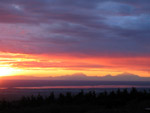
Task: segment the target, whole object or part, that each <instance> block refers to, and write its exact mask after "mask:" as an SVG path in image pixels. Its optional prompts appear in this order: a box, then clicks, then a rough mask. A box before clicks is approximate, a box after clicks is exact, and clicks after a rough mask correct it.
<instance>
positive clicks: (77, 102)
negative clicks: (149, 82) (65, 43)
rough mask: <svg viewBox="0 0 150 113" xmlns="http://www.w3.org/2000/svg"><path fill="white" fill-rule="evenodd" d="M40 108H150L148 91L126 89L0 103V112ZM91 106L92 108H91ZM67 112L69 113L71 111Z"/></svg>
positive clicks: (29, 98)
mask: <svg viewBox="0 0 150 113" xmlns="http://www.w3.org/2000/svg"><path fill="white" fill-rule="evenodd" d="M42 106H46V107H50V108H53V107H55V108H56V109H57V108H58V109H59V108H60V106H61V107H62V106H78V107H79V108H80V107H83V106H84V107H85V106H86V108H85V110H88V109H94V110H95V109H97V110H98V109H103V110H104V109H120V108H124V107H126V108H127V109H132V108H134V107H135V110H137V109H138V107H139V108H142V109H143V110H144V108H146V107H150V91H146V90H143V91H138V90H137V89H135V88H132V89H131V90H130V91H128V90H127V89H123V90H120V89H118V90H117V91H111V92H106V91H105V92H101V93H99V94H97V93H96V92H95V91H89V92H88V93H85V92H84V91H83V90H82V91H81V92H79V93H78V94H72V93H71V92H68V93H66V94H62V93H60V94H59V96H57V97H56V96H55V94H54V93H53V92H52V93H50V95H49V96H47V97H43V96H41V95H38V96H30V97H25V96H24V97H22V98H21V99H20V100H18V101H12V102H8V101H5V100H3V101H0V110H1V111H5V110H10V109H22V108H35V107H42ZM58 106H59V107H58ZM92 106H93V108H91V107H92ZM84 107H83V108H84ZM136 107H137V108H136ZM79 108H78V109H79ZM58 109H57V110H58ZM80 109H82V108H80ZM53 111H54V110H53ZM62 111H63V110H60V113H61V112H62ZM69 112H70V113H71V112H72V111H69ZM78 112H79V111H78ZM103 112H104V111H103Z"/></svg>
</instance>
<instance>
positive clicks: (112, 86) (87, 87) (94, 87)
mask: <svg viewBox="0 0 150 113" xmlns="http://www.w3.org/2000/svg"><path fill="white" fill-rule="evenodd" d="M132 87H135V88H150V86H136V85H95V86H40V87H14V88H15V89H69V88H71V89H97V88H132Z"/></svg>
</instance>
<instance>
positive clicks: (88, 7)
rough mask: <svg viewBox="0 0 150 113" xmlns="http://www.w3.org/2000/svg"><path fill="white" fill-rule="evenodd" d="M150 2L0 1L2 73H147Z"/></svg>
mask: <svg viewBox="0 0 150 113" xmlns="http://www.w3.org/2000/svg"><path fill="white" fill-rule="evenodd" d="M147 4H149V2H148V1H145V2H144V1H142V0H139V1H138V2H137V1H129V0H128V1H126V2H124V1H123V0H122V1H121V0H119V1H118V0H116V1H115V0H89V1H88V2H87V1H86V0H82V2H81V1H78V0H69V2H66V0H58V1H57V0H56V1H55V0H29V2H27V0H9V2H8V0H2V1H0V6H1V8H0V76H17V75H25V76H43V77H44V76H61V75H72V74H74V73H83V74H85V75H87V76H104V75H107V74H111V75H117V74H121V73H131V74H136V75H139V76H150V29H149V28H150V21H149V18H150V11H149V5H147Z"/></svg>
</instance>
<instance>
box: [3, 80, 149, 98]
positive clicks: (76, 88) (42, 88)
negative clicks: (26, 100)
mask: <svg viewBox="0 0 150 113" xmlns="http://www.w3.org/2000/svg"><path fill="white" fill-rule="evenodd" d="M132 87H135V88H137V89H138V90H144V89H145V90H149V89H150V82H127V81H126V82H120V81H118V82H117V81H116V82H115V81H3V83H1V84H0V100H1V99H6V100H17V99H20V98H21V97H22V96H31V95H38V94H40V95H42V96H49V94H50V93H51V92H54V94H55V95H56V96H58V95H59V94H60V93H63V94H65V93H66V92H71V93H72V94H77V93H79V92H80V91H81V90H84V92H85V93H86V92H89V91H95V92H96V93H97V94H98V93H100V92H104V91H108V92H110V91H112V90H113V91H116V90H117V89H118V88H120V89H121V90H122V89H124V88H127V89H128V90H130V89H131V88H132Z"/></svg>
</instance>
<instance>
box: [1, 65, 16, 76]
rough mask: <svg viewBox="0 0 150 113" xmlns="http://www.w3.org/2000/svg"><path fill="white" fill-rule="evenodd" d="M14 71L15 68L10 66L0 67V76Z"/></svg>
mask: <svg viewBox="0 0 150 113" xmlns="http://www.w3.org/2000/svg"><path fill="white" fill-rule="evenodd" d="M14 72H15V69H13V68H10V67H0V76H9V75H11V74H12V73H14Z"/></svg>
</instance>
